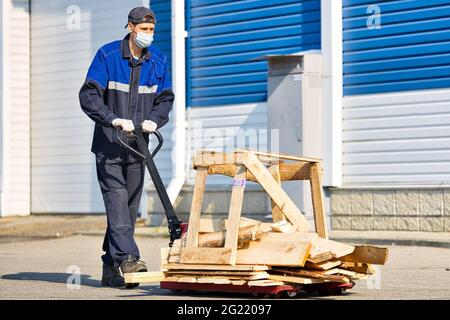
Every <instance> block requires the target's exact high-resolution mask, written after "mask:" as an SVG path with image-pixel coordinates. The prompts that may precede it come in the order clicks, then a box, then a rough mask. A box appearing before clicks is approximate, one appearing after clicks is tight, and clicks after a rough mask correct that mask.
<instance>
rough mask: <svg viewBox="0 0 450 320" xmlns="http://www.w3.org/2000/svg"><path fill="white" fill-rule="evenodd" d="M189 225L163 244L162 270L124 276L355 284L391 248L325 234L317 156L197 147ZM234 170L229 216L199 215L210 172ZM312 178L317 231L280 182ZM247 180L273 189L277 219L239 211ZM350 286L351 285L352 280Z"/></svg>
mask: <svg viewBox="0 0 450 320" xmlns="http://www.w3.org/2000/svg"><path fill="white" fill-rule="evenodd" d="M193 168H194V169H195V170H197V175H196V178H195V185H194V191H193V195H192V204H191V211H190V216H189V226H188V230H187V233H186V234H185V235H184V236H183V237H182V238H181V239H179V240H177V241H176V242H175V244H174V246H173V247H172V248H170V249H164V250H162V261H163V265H162V269H161V271H160V272H154V273H151V272H150V273H142V274H126V275H125V281H126V282H127V283H133V282H155V281H162V280H164V281H166V282H181V283H198V284H200V283H203V284H205V283H206V284H225V285H246V286H272V287H273V286H278V285H283V284H294V285H298V286H299V287H300V286H301V285H303V286H307V285H315V284H318V285H322V284H324V286H326V284H327V283H328V284H329V283H333V284H353V282H354V281H356V280H358V279H362V278H364V277H366V276H367V275H370V274H373V272H374V269H373V268H372V264H384V263H385V262H386V259H387V254H388V252H387V249H383V248H376V247H370V246H356V247H355V246H350V245H347V244H343V243H339V242H336V241H331V240H328V233H327V232H328V231H327V230H328V229H327V227H326V219H325V210H324V196H323V190H322V186H321V179H322V174H323V169H322V165H321V160H320V159H315V158H306V157H301V156H292V155H285V154H273V153H264V152H256V151H250V150H242V149H241V150H236V151H234V152H232V153H220V152H215V151H208V150H200V151H198V152H197V153H196V154H195V156H194V157H193ZM210 175H223V176H229V177H232V178H233V182H232V184H231V185H232V190H231V199H230V206H229V213H228V218H227V219H224V220H221V221H218V220H214V219H207V218H204V217H203V218H202V217H201V211H202V201H203V195H204V193H205V186H206V178H207V176H210ZM301 180H304V181H307V182H309V184H310V190H311V200H312V206H313V214H314V222H315V232H310V230H311V226H310V225H309V222H308V221H307V219H306V218H305V217H304V215H303V213H302V212H301V211H300V209H299V208H298V207H297V206H296V205H295V203H294V202H293V201H292V199H291V198H290V197H289V196H288V195H287V193H286V192H285V191H284V190H283V188H282V182H283V181H301ZM247 182H251V183H257V184H259V185H260V186H261V187H262V189H263V190H264V191H265V192H266V194H267V195H268V196H269V197H270V200H271V203H272V221H273V223H263V222H261V221H256V220H252V219H246V218H244V217H241V211H242V204H243V199H244V189H245V185H246V183H247ZM350 287H351V286H350Z"/></svg>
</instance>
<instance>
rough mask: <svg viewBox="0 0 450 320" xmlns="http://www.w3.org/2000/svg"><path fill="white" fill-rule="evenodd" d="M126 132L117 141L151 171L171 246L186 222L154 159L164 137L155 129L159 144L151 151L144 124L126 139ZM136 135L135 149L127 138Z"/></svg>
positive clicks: (121, 133)
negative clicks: (145, 135)
mask: <svg viewBox="0 0 450 320" xmlns="http://www.w3.org/2000/svg"><path fill="white" fill-rule="evenodd" d="M125 134H126V133H125V132H123V131H120V134H119V136H118V138H117V142H118V143H119V144H120V145H121V146H122V147H124V148H125V149H127V150H128V151H130V152H131V153H133V154H134V155H135V156H137V157H138V158H139V159H141V160H143V161H144V163H145V165H146V167H147V169H148V172H149V173H150V177H151V178H152V181H153V184H154V185H155V188H156V193H157V194H158V197H159V199H160V200H161V203H162V205H163V208H164V212H165V213H166V218H167V223H168V227H169V236H170V242H169V246H170V247H172V245H173V242H174V241H175V240H176V239H180V238H181V235H182V233H183V232H184V231H185V230H184V229H185V228H186V224H184V223H183V224H182V222H181V220H180V219H178V217H177V215H176V213H175V210H174V209H173V206H172V203H171V202H170V199H169V196H168V194H167V191H166V188H165V187H164V183H163V182H162V180H161V176H160V175H159V172H158V169H157V168H156V165H155V162H154V161H153V158H154V157H155V156H156V154H157V153H158V151H159V150H160V149H161V147H162V145H163V142H164V139H163V137H162V135H161V133H159V131H158V130H156V131H154V132H153V134H154V135H155V136H156V138H157V139H158V145H157V146H156V148H155V149H154V150H153V152H150V150H149V149H148V145H147V142H146V141H145V139H144V135H143V131H142V126H141V125H138V126H136V127H135V129H134V131H133V133H132V134H131V135H129V136H128V137H127V138H126V139H124V135H125ZM131 137H133V138H134V137H135V139H136V142H137V145H138V149H139V150H136V149H134V148H133V147H132V146H130V144H128V143H126V142H125V140H127V141H128V140H129V139H128V138H131Z"/></svg>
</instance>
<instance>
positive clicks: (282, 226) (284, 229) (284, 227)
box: [271, 220, 293, 233]
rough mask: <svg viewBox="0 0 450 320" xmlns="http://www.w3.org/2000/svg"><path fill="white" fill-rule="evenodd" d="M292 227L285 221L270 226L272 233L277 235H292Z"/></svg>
mask: <svg viewBox="0 0 450 320" xmlns="http://www.w3.org/2000/svg"><path fill="white" fill-rule="evenodd" d="M292 228H293V226H292V224H290V223H289V222H287V221H286V220H281V221H279V222H277V223H274V224H272V226H271V229H272V231H273V232H278V233H293V230H292Z"/></svg>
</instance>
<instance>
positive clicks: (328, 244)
mask: <svg viewBox="0 0 450 320" xmlns="http://www.w3.org/2000/svg"><path fill="white" fill-rule="evenodd" d="M311 242H312V248H311V256H315V255H318V254H320V253H322V252H328V251H331V253H332V256H333V258H335V259H336V258H341V257H343V256H345V255H348V254H350V253H352V252H353V251H354V250H355V247H354V246H350V245H348V244H345V243H341V242H337V241H333V240H327V239H323V238H315V239H312V240H311Z"/></svg>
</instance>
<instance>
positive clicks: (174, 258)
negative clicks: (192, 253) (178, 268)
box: [168, 254, 181, 263]
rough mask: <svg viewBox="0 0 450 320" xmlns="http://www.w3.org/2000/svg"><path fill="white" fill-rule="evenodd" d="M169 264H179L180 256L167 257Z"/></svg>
mask: <svg viewBox="0 0 450 320" xmlns="http://www.w3.org/2000/svg"><path fill="white" fill-rule="evenodd" d="M168 262H169V263H181V255H180V254H179V255H171V256H169V261H168Z"/></svg>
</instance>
